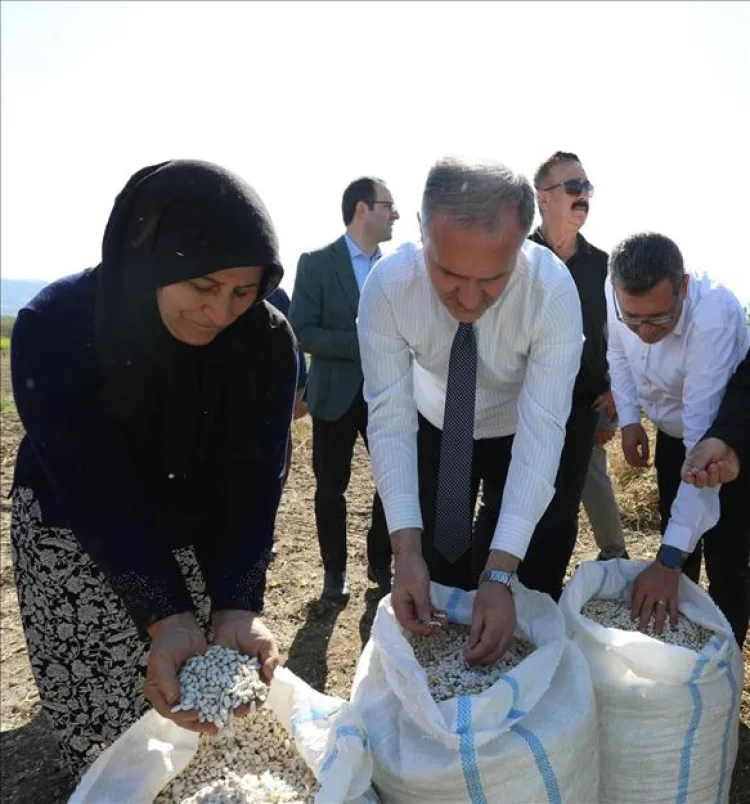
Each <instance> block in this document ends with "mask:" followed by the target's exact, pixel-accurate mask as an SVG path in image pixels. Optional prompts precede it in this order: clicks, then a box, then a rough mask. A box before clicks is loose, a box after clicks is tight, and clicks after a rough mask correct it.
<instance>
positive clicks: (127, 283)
mask: <svg viewBox="0 0 750 804" xmlns="http://www.w3.org/2000/svg"><path fill="white" fill-rule="evenodd" d="M254 265H259V266H263V267H264V268H265V271H264V274H263V279H262V282H261V287H260V291H259V293H258V298H257V300H256V302H255V303H254V304H253V306H252V307H251V308H250V309H249V310H248V311H247V312H246V313H245V314H244V315H242V316H240V318H238V319H237V321H235V322H234V323H233V324H232V325H231V326H229V327H227V329H225V330H223V331H222V332H221V333H220V334H219V335H218V336H217V337H216V338H215V339H214V341H213V342H211V343H210V344H208V345H206V346H189V345H187V344H184V343H181V342H179V341H177V340H176V339H175V338H174V337H173V336H172V335H171V334H170V333H169V332H168V331H167V329H166V327H165V326H164V324H163V323H162V320H161V316H160V314H159V311H158V307H157V301H156V291H157V289H158V288H160V287H165V286H167V285H170V284H173V283H176V282H183V281H186V280H190V279H195V278H197V277H200V276H205V275H206V274H210V273H213V272H214V271H219V270H221V269H224V268H233V267H238V266H254ZM94 270H95V273H96V277H97V295H96V311H95V347H96V350H97V357H98V360H99V365H100V369H101V373H102V376H103V381H104V386H103V398H104V404H105V408H106V410H107V412H108V414H109V415H111V416H112V417H113V418H114V419H115V420H117V421H118V422H119V423H120V424H121V425H122V427H123V428H124V429H125V431H126V435H127V437H128V439H129V441H130V443H131V446H132V447H133V448H134V449H135V451H136V453H137V454H139V455H140V456H141V458H142V459H143V461H144V466H143V470H144V472H145V473H146V474H147V475H151V476H152V479H155V480H157V481H161V482H160V485H161V484H164V483H165V481H171V482H168V483H167V484H166V485H168V486H170V487H174V486H175V485H176V486H182V485H184V484H185V483H187V484H188V485H189V486H192V485H194V484H195V483H201V481H202V480H203V479H205V478H206V477H213V478H214V479H217V473H218V474H219V475H220V474H222V472H221V470H222V469H224V468H225V467H226V464H227V463H232V462H236V461H243V460H244V461H247V460H250V459H252V458H253V457H257V453H258V451H259V450H262V445H260V444H259V443H258V433H259V432H260V430H261V426H262V422H259V421H258V420H257V419H258V415H259V410H261V409H262V406H261V405H259V399H260V396H261V394H262V393H263V388H262V384H263V381H262V378H263V371H264V370H267V369H268V367H269V366H272V361H273V349H272V348H271V346H272V344H273V342H274V338H272V337H271V336H272V334H273V333H272V330H273V328H274V327H277V326H283V325H284V324H283V322H282V320H281V319H279V317H278V316H275V315H274V314H273V313H272V312H271V310H272V308H271V307H270V305H266V304H265V303H263V299H264V298H265V297H266V296H267V295H268V294H269V293H271V292H272V291H273V290H275V288H276V287H278V284H279V282H280V280H281V277H282V274H283V270H282V267H281V264H280V262H279V256H278V242H277V238H276V234H275V231H274V227H273V224H272V222H271V219H270V217H269V215H268V212H267V210H266V208H265V206H264V205H263V202H262V201H261V200H260V198H259V197H258V195H257V194H256V193H255V191H254V190H253V189H252V188H251V187H249V186H248V185H247V184H246V183H244V182H243V181H242V180H241V179H239V178H238V177H237V176H235V175H233V174H231V173H230V172H228V171H227V170H224V169H223V168H220V167H218V166H216V165H212V164H210V163H207V162H200V161H192V160H175V161H170V162H163V163H161V164H159V165H154V166H151V167H146V168H143V169H142V170H139V171H138V172H137V173H136V174H135V175H133V176H132V177H131V179H130V180H129V181H128V183H127V184H126V185H125V187H124V189H123V190H122V191H121V192H120V194H119V195H118V196H117V199H116V201H115V204H114V208H113V210H112V213H111V215H110V217H109V221H108V223H107V228H106V230H105V233H104V241H103V245H102V261H101V263H100V265H98V266H97V267H96V268H95V269H94ZM275 341H277V342H278V341H279V339H278V338H276V339H275Z"/></svg>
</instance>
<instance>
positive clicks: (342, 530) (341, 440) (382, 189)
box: [289, 176, 399, 601]
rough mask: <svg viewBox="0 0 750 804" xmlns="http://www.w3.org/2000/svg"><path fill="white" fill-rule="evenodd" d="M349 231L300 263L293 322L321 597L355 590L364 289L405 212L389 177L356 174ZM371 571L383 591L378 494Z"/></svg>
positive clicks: (348, 201) (345, 208)
mask: <svg viewBox="0 0 750 804" xmlns="http://www.w3.org/2000/svg"><path fill="white" fill-rule="evenodd" d="M341 212H342V217H343V219H344V226H345V227H346V231H345V233H344V234H343V235H342V236H341V237H340V238H339V239H338V240H336V241H335V242H333V243H331V244H330V245H328V246H326V247H325V248H322V249H320V250H318V251H311V252H309V253H307V254H303V255H302V256H301V257H300V259H299V264H298V266H297V276H296V279H295V283H294V292H293V294H292V304H291V308H290V311H289V321H290V323H291V324H292V327H293V328H294V331H295V333H296V335H297V338H298V339H299V342H300V344H301V346H302V348H303V349H304V350H305V352H309V353H310V355H311V356H312V364H311V366H310V371H309V380H308V384H307V407H308V410H309V411H310V415H311V417H312V421H313V471H314V473H315V483H316V489H315V522H316V526H317V530H318V542H319V544H320V552H321V557H322V560H323V568H324V571H325V580H324V582H323V594H322V597H323V598H325V599H328V600H333V601H341V600H344V599H346V598H347V597H348V596H349V583H348V580H347V575H346V565H347V545H346V541H347V540H346V498H345V496H344V494H345V492H346V489H347V486H348V485H349V478H350V475H351V466H352V455H353V452H354V444H355V443H356V441H357V435H359V436H360V437H361V438H362V439H363V440H364V443H365V445H367V405H366V403H365V400H364V397H363V396H362V382H363V378H362V364H361V360H360V356H359V343H358V341H357V306H358V304H359V294H360V291H361V290H362V286H363V285H364V282H365V279H366V278H367V275H368V274H369V272H370V270H371V269H372V266H373V265H374V264H375V263H376V262H377V261H378V259H379V258H380V256H381V255H380V243H383V242H385V241H386V240H390V239H391V237H392V236H393V224H394V223H395V222H396V221H397V220H398V219H399V214H398V211H397V210H396V205H395V203H394V201H393V196H392V195H391V192H390V190H389V189H388V188H387V187H386V185H385V182H383V181H382V180H381V179H376V178H373V177H369V176H364V177H362V178H359V179H356V180H355V181H353V182H352V183H351V184H350V185H349V186H348V187H347V188H346V190H345V191H344V195H343V198H342V202H341ZM367 574H368V578H369V579H370V580H371V581H372V582H374V583H377V585H378V586H379V588H380V590H381V591H382V592H383V593H387V592H389V591H390V588H391V545H390V540H389V538H388V531H387V528H386V524H385V515H384V513H383V506H382V504H381V502H380V497H379V496H378V495H377V494H375V497H374V498H373V504H372V519H371V522H370V528H369V530H368V533H367Z"/></svg>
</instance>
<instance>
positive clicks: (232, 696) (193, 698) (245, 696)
mask: <svg viewBox="0 0 750 804" xmlns="http://www.w3.org/2000/svg"><path fill="white" fill-rule="evenodd" d="M259 671H260V664H259V662H258V660H257V659H256V658H254V657H251V656H246V655H244V654H242V653H238V652H237V651H236V650H232V649H231V648H225V647H223V646H221V645H212V646H211V647H210V648H208V650H206V651H205V652H204V653H201V654H199V655H198V656H193V657H192V658H190V659H188V660H187V662H185V665H184V666H183V668H182V670H181V671H180V674H179V680H180V702H179V703H178V704H177V706H175V707H173V709H172V711H173V712H179V711H181V710H182V711H188V710H191V709H195V710H196V711H197V712H198V715H199V720H200V721H201V723H206V722H208V723H214V724H215V725H216V726H217V727H218V728H219V729H221V728H222V727H223V726H225V725H226V724H227V723H229V720H230V718H231V717H232V713H233V712H234V710H235V709H237V708H238V707H240V706H243V705H245V704H249V705H250V711H251V713H252V712H254V711H255V707H256V706H257V705H258V704H261V703H263V701H265V700H266V696H267V695H268V686H267V685H266V684H265V683H264V682H263V680H262V679H261V677H260V674H259Z"/></svg>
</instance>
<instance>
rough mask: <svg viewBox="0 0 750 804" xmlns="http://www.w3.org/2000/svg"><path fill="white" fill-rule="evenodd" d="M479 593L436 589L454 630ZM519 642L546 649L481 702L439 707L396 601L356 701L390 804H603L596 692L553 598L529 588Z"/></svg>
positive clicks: (364, 661)
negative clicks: (400, 620) (600, 799)
mask: <svg viewBox="0 0 750 804" xmlns="http://www.w3.org/2000/svg"><path fill="white" fill-rule="evenodd" d="M475 594H476V593H474V592H464V591H462V590H459V589H450V588H447V587H444V586H440V585H438V584H433V585H432V600H433V602H434V604H435V605H436V607H438V608H441V609H444V610H445V611H446V612H447V614H448V619H449V620H450V621H451V622H459V623H464V624H468V623H470V622H471V613H472V605H473V601H474V597H475ZM515 599H516V611H517V615H518V623H519V629H518V632H517V633H518V634H519V635H520V636H523V637H525V638H527V639H530V640H531V641H532V642H533V643H534V644H535V645H536V646H537V649H536V650H535V651H534V653H532V654H531V655H530V656H528V657H527V658H526V659H525V660H524V661H522V662H521V663H520V664H519V665H518V666H517V667H515V668H514V669H513V670H512V671H510V672H508V673H506V674H505V675H504V676H502V677H501V678H500V679H499V680H498V681H497V682H496V683H495V684H493V685H492V687H490V688H489V689H487V690H485V691H484V692H483V693H481V694H480V695H468V696H460V697H457V698H453V699H449V700H446V701H441V702H439V703H438V702H436V701H435V700H434V699H433V698H432V696H431V695H430V692H429V688H428V682H427V676H426V673H425V671H424V670H423V669H422V667H421V666H420V665H419V663H418V662H417V660H416V658H415V657H414V652H413V650H412V648H411V646H410V644H409V642H408V640H407V639H406V637H405V635H404V633H403V632H402V630H401V628H400V627H399V625H398V623H397V621H396V619H395V616H394V613H393V609H392V608H391V606H390V599H389V598H384V599H383V600H382V601H381V603H380V605H379V607H378V612H377V615H376V617H375V621H374V623H373V628H372V636H371V639H370V641H369V642H368V644H367V646H366V648H365V650H364V652H363V654H362V656H361V658H360V662H359V665H358V667H357V673H356V675H355V679H354V683H353V686H352V695H351V701H352V703H353V704H354V705H355V706H356V707H357V710H358V711H359V713H360V715H361V717H362V720H363V721H364V724H365V728H366V730H367V734H368V738H369V740H370V746H371V750H372V754H373V762H374V767H373V777H372V778H373V786H374V787H375V789H376V791H377V792H378V794H379V795H380V798H381V800H382V802H383V804H407V802H408V804H428V803H429V804H436V803H437V802H446V803H447V802H450V804H460V803H461V802H472V804H494V802H499V801H508V802H513V804H524V802H526V803H528V804H532V803H533V804H543V803H544V804H546V803H547V802H550V804H562V802H570V804H595V802H596V801H597V797H598V784H599V766H598V748H597V742H596V712H595V706H594V697H593V690H592V688H591V681H590V679H589V675H588V672H587V668H586V662H585V660H584V658H583V656H582V655H581V653H580V651H579V650H578V649H577V648H576V647H575V646H573V645H571V644H570V643H569V642H568V641H567V640H566V637H565V633H564V623H563V620H562V617H561V615H560V612H559V610H558V609H557V606H555V604H554V603H553V602H552V600H551V599H550V598H549V597H548V596H546V595H542V594H539V593H538V592H532V591H529V590H527V589H525V588H523V587H518V588H517V590H516V592H515Z"/></svg>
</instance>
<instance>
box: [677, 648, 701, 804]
mask: <svg viewBox="0 0 750 804" xmlns="http://www.w3.org/2000/svg"><path fill="white" fill-rule="evenodd" d="M706 664H708V656H701V657H699V659H698V661H697V662H696V663H695V667H694V668H693V672H692V673H691V674H690V680H689V681H688V682H687V686H688V689H689V690H690V697H691V698H692V699H693V712H692V714H691V716H690V723H689V724H688V729H687V732H686V733H685V742H684V743H683V744H682V752H681V753H680V776H679V781H678V786H677V798H676V799H675V802H676V804H686V802H687V795H688V785H689V783H690V765H691V762H692V756H693V746H694V745H695V734H696V732H697V731H698V726H699V725H700V722H701V716H702V715H703V698H702V697H701V691H700V690H699V689H698V679H699V678H700V675H701V673H702V672H703V668H704V667H705V666H706Z"/></svg>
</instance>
